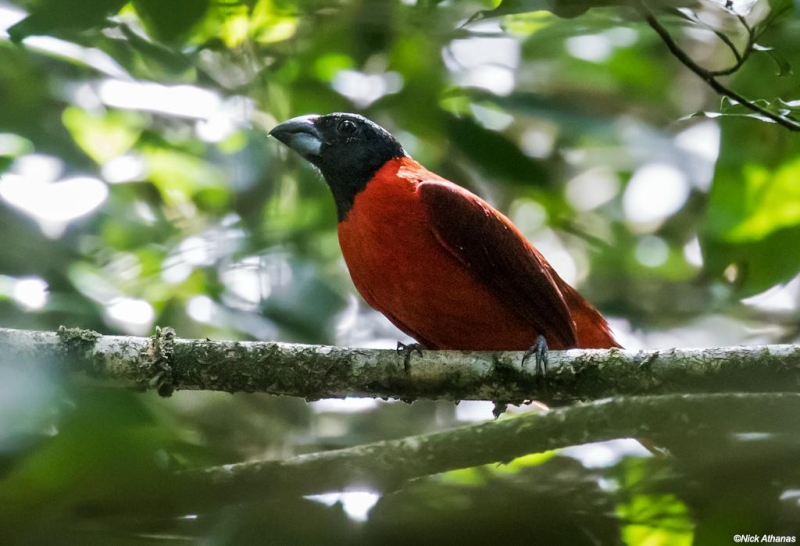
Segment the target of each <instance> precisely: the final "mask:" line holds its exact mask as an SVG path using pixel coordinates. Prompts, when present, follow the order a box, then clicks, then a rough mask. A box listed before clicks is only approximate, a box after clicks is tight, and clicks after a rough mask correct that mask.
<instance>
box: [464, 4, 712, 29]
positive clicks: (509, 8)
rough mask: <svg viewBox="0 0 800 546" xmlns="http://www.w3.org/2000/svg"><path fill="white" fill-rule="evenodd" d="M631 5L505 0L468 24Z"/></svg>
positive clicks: (663, 6) (575, 14)
mask: <svg viewBox="0 0 800 546" xmlns="http://www.w3.org/2000/svg"><path fill="white" fill-rule="evenodd" d="M651 4H654V5H652V6H651V7H655V8H659V9H670V8H676V7H687V6H695V5H697V2H694V1H693V0H683V1H681V0H674V1H673V0H660V1H658V2H652V3H651ZM631 5H633V2H631V1H630V0H504V1H503V2H501V3H500V5H499V6H497V7H496V8H494V9H492V10H483V11H479V12H478V13H476V14H475V15H473V16H472V17H471V18H470V19H469V21H467V24H469V23H474V22H476V21H481V20H483V19H490V18H493V17H503V16H505V15H516V14H519V13H530V12H534V11H549V12H551V13H554V14H556V15H558V16H559V17H564V18H567V19H571V18H573V17H578V16H579V15H583V14H584V13H586V11H588V10H590V9H592V8H607V7H613V6H624V7H629V6H631Z"/></svg>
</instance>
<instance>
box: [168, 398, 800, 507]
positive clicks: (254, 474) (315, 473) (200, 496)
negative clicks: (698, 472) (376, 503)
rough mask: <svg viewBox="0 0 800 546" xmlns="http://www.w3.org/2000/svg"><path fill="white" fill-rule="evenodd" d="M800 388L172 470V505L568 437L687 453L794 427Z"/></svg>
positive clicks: (246, 497)
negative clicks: (176, 489)
mask: <svg viewBox="0 0 800 546" xmlns="http://www.w3.org/2000/svg"><path fill="white" fill-rule="evenodd" d="M798 412H800V395H798V394H788V393H783V394H738V393H737V394H716V395H708V394H705V395H668V396H659V397H627V398H617V399H610V400H602V401H596V402H592V403H588V404H578V405H574V406H570V407H566V408H558V409H555V410H550V411H545V412H543V413H529V414H525V415H521V416H518V417H514V418H511V419H502V420H499V421H493V422H487V423H481V424H478V425H471V426H466V427H462V428H457V429H453V430H448V431H444V432H436V433H432V434H426V435H421V436H413V437H408V438H401V439H398V440H391V441H384V442H377V443H373V444H367V445H362V446H356V447H351V448H347V449H340V450H335V451H328V452H322V453H313V454H309V455H300V456H297V457H293V458H290V459H285V460H279V461H251V462H246V463H239V464H232V465H225V466H221V467H213V468H208V469H204V470H193V471H187V472H183V473H180V474H179V475H178V476H179V478H180V480H181V481H182V482H184V483H183V485H182V487H188V488H190V490H191V491H193V494H192V495H183V497H182V499H183V500H180V501H179V502H186V503H187V504H186V505H185V506H180V507H176V508H177V509H178V510H180V509H184V510H198V509H200V510H202V509H204V508H208V507H210V506H220V505H225V504H230V503H238V502H247V501H252V500H259V499H265V498H269V497H275V496H284V495H308V494H314V493H322V492H327V491H341V490H346V489H356V490H365V489H367V490H375V491H387V490H392V489H394V488H397V487H399V486H400V485H401V484H402V483H403V482H405V481H407V480H410V479H414V478H419V477H423V476H430V475H433V474H438V473H441V472H446V471H449V470H456V469H461V468H469V467H474V466H478V465H484V464H491V463H497V462H501V463H502V462H510V461H511V460H513V459H514V458H516V457H520V456H522V455H526V454H529V453H538V452H542V451H547V450H550V449H556V448H560V447H566V446H571V445H577V444H583V443H589V442H599V441H604V440H611V439H614V438H630V437H648V438H650V439H651V440H653V441H655V442H656V443H659V442H668V443H667V444H666V445H670V444H673V445H674V444H675V442H676V440H683V441H684V442H685V443H686V444H687V445H690V446H691V450H692V453H693V456H694V457H695V458H697V457H700V456H701V454H702V453H703V450H707V451H708V452H712V451H714V450H716V452H717V453H719V452H720V451H724V450H726V449H727V444H726V442H727V441H730V439H731V434H733V433H737V432H741V433H748V432H753V431H758V432H764V433H768V432H769V433H794V434H796V433H797V432H798V430H800V422H799V421H798V420H796V419H792V418H790V416H792V415H797V414H798Z"/></svg>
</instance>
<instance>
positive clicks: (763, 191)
mask: <svg viewBox="0 0 800 546" xmlns="http://www.w3.org/2000/svg"><path fill="white" fill-rule="evenodd" d="M721 124H722V129H723V131H722V136H723V140H722V145H721V147H720V148H721V154H720V158H719V160H718V162H717V169H716V172H715V176H714V183H713V186H712V188H711V194H710V196H709V205H708V214H707V217H706V220H705V222H704V226H703V235H704V253H705V257H706V266H707V268H708V270H709V272H710V273H711V274H712V275H721V274H722V273H723V271H725V270H726V268H728V267H729V266H731V265H733V266H735V267H734V269H733V270H730V271H736V273H737V275H736V284H737V286H738V288H739V289H740V290H741V291H742V292H744V293H746V294H752V293H757V292H760V291H763V290H765V289H767V288H769V287H771V286H773V285H774V284H776V283H780V282H784V281H787V280H789V279H790V278H791V277H793V276H794V275H796V274H797V272H798V271H800V245H797V241H798V240H800V184H798V182H797V181H798V180H800V135H797V134H795V133H790V132H788V131H785V130H783V129H781V128H779V127H776V126H775V125H772V124H770V125H767V124H755V125H754V124H752V123H748V122H747V121H744V120H736V119H730V118H728V117H727V116H726V117H723V119H722V121H721ZM743 150H746V151H747V153H746V154H744V153H742V151H743Z"/></svg>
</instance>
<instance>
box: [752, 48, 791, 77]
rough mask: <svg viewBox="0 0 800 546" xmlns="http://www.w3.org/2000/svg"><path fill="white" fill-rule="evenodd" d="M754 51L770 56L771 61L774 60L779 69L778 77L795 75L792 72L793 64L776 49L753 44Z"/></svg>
mask: <svg viewBox="0 0 800 546" xmlns="http://www.w3.org/2000/svg"><path fill="white" fill-rule="evenodd" d="M753 51H758V52H760V53H766V54H767V55H769V57H770V59H772V60H773V61H774V62H775V65H776V66H777V67H778V73H777V75H778V76H791V75H793V74H794V72H793V71H792V63H790V62H789V60H788V59H787V58H786V57H784V56H783V55H781V54H780V53H778V52H777V51H775V48H773V47H765V46H761V45H758V44H753Z"/></svg>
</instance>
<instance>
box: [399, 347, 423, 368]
mask: <svg viewBox="0 0 800 546" xmlns="http://www.w3.org/2000/svg"><path fill="white" fill-rule="evenodd" d="M423 348H424V347H423V346H422V345H420V344H419V343H409V344H405V343H403V342H402V341H398V342H397V354H401V355H403V370H404V371H405V372H406V373H409V372H410V371H411V353H417V354H419V356H422V349H423Z"/></svg>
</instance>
